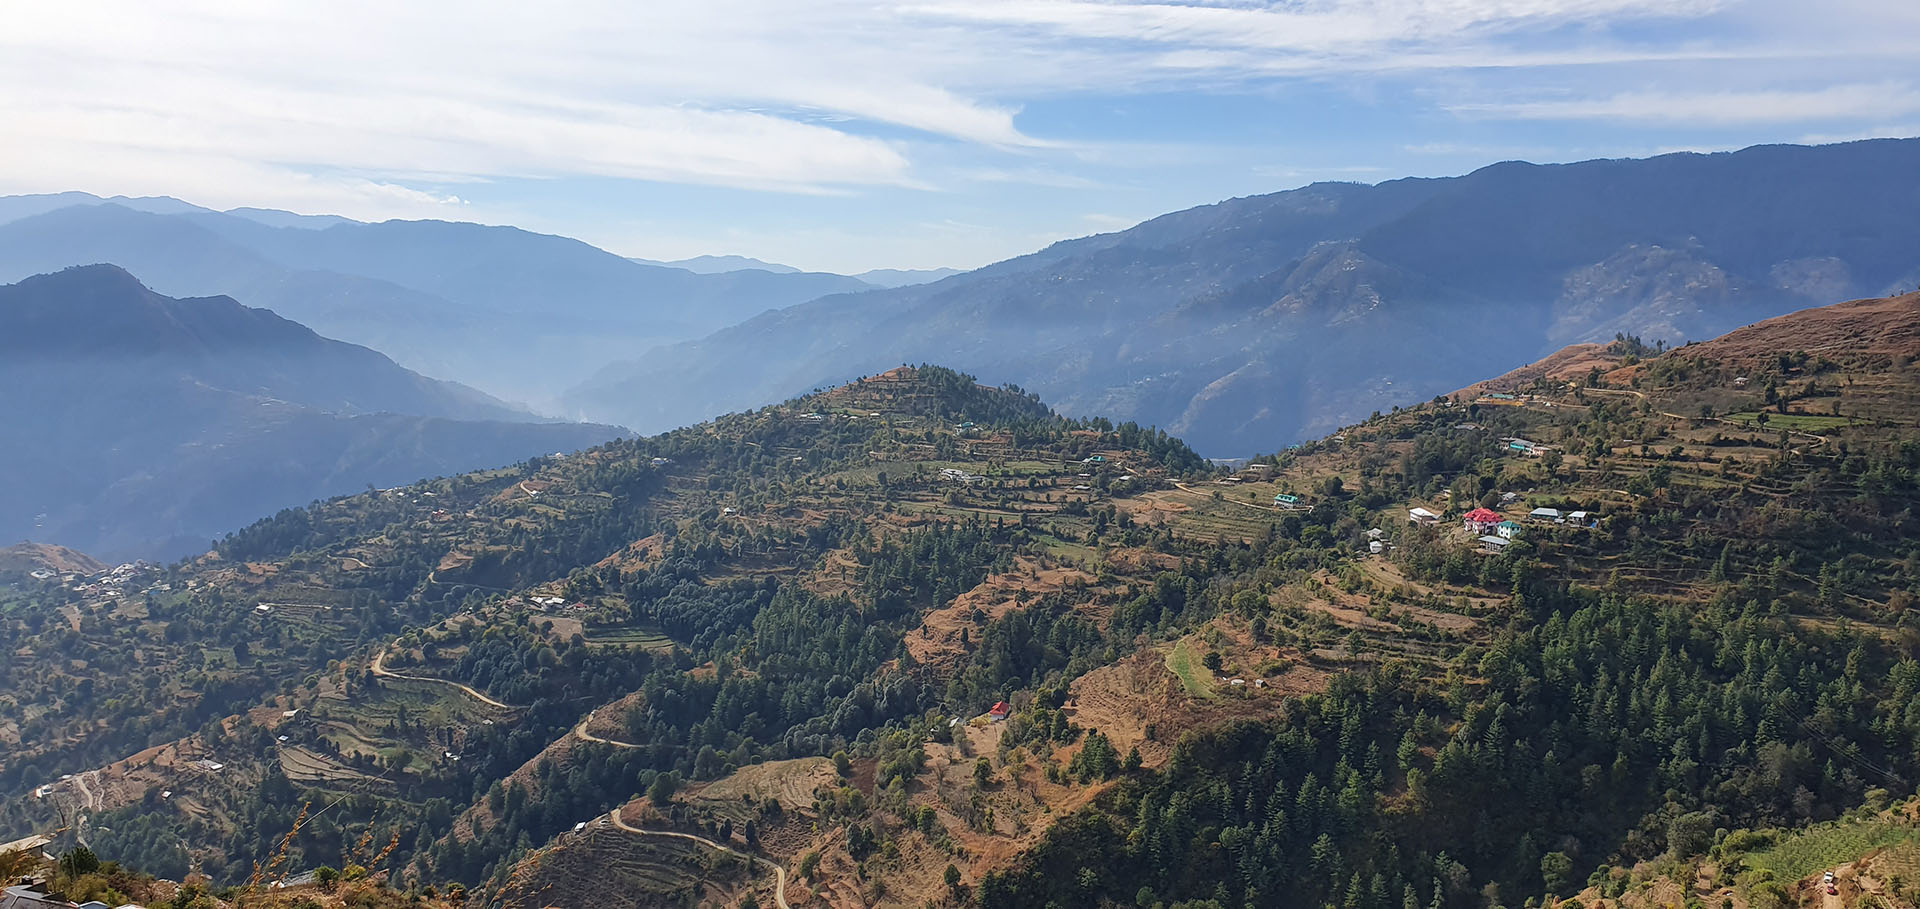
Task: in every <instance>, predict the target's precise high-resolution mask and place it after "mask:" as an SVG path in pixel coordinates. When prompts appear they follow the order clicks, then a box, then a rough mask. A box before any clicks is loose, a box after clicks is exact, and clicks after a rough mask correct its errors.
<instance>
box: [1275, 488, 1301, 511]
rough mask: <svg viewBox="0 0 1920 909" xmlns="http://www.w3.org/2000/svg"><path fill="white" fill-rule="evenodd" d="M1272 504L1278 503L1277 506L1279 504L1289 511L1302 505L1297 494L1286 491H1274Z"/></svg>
mask: <svg viewBox="0 0 1920 909" xmlns="http://www.w3.org/2000/svg"><path fill="white" fill-rule="evenodd" d="M1273 504H1275V505H1278V506H1280V507H1281V508H1285V509H1287V510H1289V511H1291V510H1293V509H1295V508H1300V507H1303V506H1302V505H1301V504H1300V497H1299V496H1297V495H1293V494H1292V493H1286V492H1277V493H1274V494H1273Z"/></svg>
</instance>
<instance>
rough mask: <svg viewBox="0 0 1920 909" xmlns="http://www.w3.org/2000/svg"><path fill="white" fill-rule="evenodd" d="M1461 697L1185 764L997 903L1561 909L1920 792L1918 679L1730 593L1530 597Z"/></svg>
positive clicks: (1390, 676) (1116, 805)
mask: <svg viewBox="0 0 1920 909" xmlns="http://www.w3.org/2000/svg"><path fill="white" fill-rule="evenodd" d="M1529 593H1530V594H1531V596H1530V597H1529V599H1528V603H1529V608H1528V610H1527V611H1524V612H1522V613H1519V614H1517V615H1516V616H1515V618H1516V619H1517V620H1518V621H1516V622H1515V623H1513V624H1512V625H1511V626H1509V628H1508V629H1506V630H1505V631H1504V632H1503V633H1502V634H1501V635H1500V636H1499V638H1498V639H1497V640H1495V641H1494V642H1493V643H1492V644H1491V645H1490V646H1488V647H1487V648H1485V650H1484V651H1481V652H1479V656H1478V659H1477V660H1474V661H1472V662H1471V663H1470V664H1469V668H1471V670H1473V671H1475V672H1476V674H1477V675H1479V676H1480V677H1481V679H1482V680H1483V681H1481V682H1479V683H1477V684H1469V683H1468V682H1467V680H1466V678H1465V677H1464V675H1463V674H1456V675H1453V676H1452V677H1450V678H1449V679H1447V680H1444V681H1441V682H1427V681H1423V680H1421V679H1419V678H1416V677H1414V676H1413V675H1411V674H1409V673H1407V672H1405V671H1397V670H1396V669H1394V668H1392V667H1389V668H1387V669H1384V670H1381V671H1378V672H1374V673H1370V674H1367V675H1364V676H1361V675H1356V676H1343V677H1341V678H1340V679H1338V680H1336V682H1335V684H1334V685H1333V687H1332V689H1331V690H1330V691H1328V692H1327V693H1325V694H1323V695H1316V696H1312V697H1309V698H1306V699H1304V700H1303V701H1302V702H1301V703H1300V704H1299V706H1298V709H1295V710H1293V711H1291V712H1290V713H1289V714H1288V715H1287V717H1286V718H1284V719H1283V720H1280V721H1277V722H1275V723H1272V724H1245V725H1240V726H1235V727H1231V728H1227V729H1222V730H1218V731H1214V732H1210V733H1206V734H1202V735H1198V736H1195V737H1193V738H1190V739H1188V740H1185V741H1183V742H1182V743H1181V744H1180V746H1179V748H1178V750H1177V751H1176V754H1175V757H1174V759H1173V761H1172V764H1171V766H1170V767H1169V768H1168V770H1167V771H1166V772H1165V773H1164V774H1162V775H1159V776H1157V777H1153V778H1150V779H1147V780H1144V781H1142V782H1140V783H1138V784H1129V785H1126V786H1124V787H1123V788H1122V789H1121V790H1119V793H1118V795H1117V797H1116V798H1115V799H1114V800H1113V801H1112V802H1110V803H1108V804H1106V805H1104V806H1102V807H1101V808H1100V809H1098V810H1095V811H1092V812H1089V813H1087V814H1085V815H1082V816H1079V817H1076V818H1073V819H1071V820H1070V821H1068V822H1065V823H1063V824H1062V825H1061V826H1060V827H1059V828H1058V829H1056V831H1055V832H1054V833H1053V834H1052V835H1050V837H1049V839H1048V842H1047V843H1046V844H1045V845H1043V846H1042V847H1041V848H1040V849H1039V850H1037V851H1036V852H1035V853H1034V855H1033V856H1032V857H1031V858H1030V859H1029V860H1028V861H1026V862H1025V863H1023V865H1022V866H1021V867H1020V868H1019V869H1017V870H1015V871H1012V872H1010V873H1007V874H1004V875H995V876H992V877H989V878H988V879H987V880H986V881H984V882H983V883H982V886H981V891H980V895H981V898H982V902H983V904H984V905H987V906H1017V905H1019V906H1024V905H1043V904H1045V903H1047V902H1048V901H1049V900H1059V901H1061V902H1062V904H1073V903H1075V902H1081V901H1085V900H1087V899H1089V898H1092V897H1102V898H1108V899H1115V900H1123V901H1124V900H1129V899H1132V898H1133V897H1135V896H1136V895H1137V892H1140V891H1143V890H1144V891H1150V892H1151V893H1152V894H1155V895H1157V898H1164V899H1192V900H1211V901H1213V903H1214V904H1217V905H1219V906H1222V907H1237V906H1256V905H1270V904H1271V903H1272V902H1273V901H1275V900H1285V901H1289V902H1299V903H1302V904H1308V905H1319V904H1322V903H1332V904H1337V905H1342V906H1346V905H1354V906H1359V907H1363V909H1400V907H1403V906H1408V905H1411V906H1415V907H1420V906H1443V907H1444V906H1468V905H1478V904H1480V903H1482V902H1484V901H1485V900H1487V899H1489V898H1492V899H1493V900H1495V901H1500V900H1506V899H1511V900H1513V901H1516V902H1517V901H1518V900H1519V899H1520V898H1521V897H1525V896H1529V895H1538V894H1541V893H1544V892H1553V893H1557V894H1559V895H1561V896H1566V895H1569V894H1570V893H1571V892H1572V891H1573V890H1576V889H1578V887H1579V886H1582V882H1583V881H1584V880H1585V879H1586V874H1587V873H1588V872H1590V871H1593V870H1595V869H1596V868H1597V867H1598V865H1599V864H1600V863H1601V862H1603V861H1605V860H1606V859H1607V857H1608V856H1610V855H1615V854H1618V855H1620V856H1621V857H1622V858H1624V859H1626V860H1628V861H1633V860H1637V859H1643V858H1649V857H1652V856H1654V855H1656V854H1658V853H1660V852H1662V851H1665V850H1672V851H1673V852H1674V853H1676V854H1679V855H1692V854H1698V853H1700V852H1702V851H1704V850H1705V849H1706V848H1708V847H1709V846H1711V845H1712V844H1713V838H1714V835H1715V834H1714V831H1715V830H1716V829H1721V828H1733V827H1742V826H1746V827H1760V826H1773V825H1784V824H1794V823H1804V822H1807V821H1813V820H1822V819H1826V818H1829V817H1831V816H1832V815H1833V814H1835V813H1836V808H1837V806H1846V805H1852V804H1858V803H1859V802H1860V801H1861V800H1862V799H1863V798H1864V797H1865V796H1866V793H1867V791H1868V790H1870V789H1873V788H1879V787H1887V788H1892V789H1894V790H1895V791H1899V790H1902V789H1905V788H1906V787H1907V784H1906V783H1905V782H1904V781H1906V780H1910V779H1913V778H1914V774H1915V773H1916V772H1920V756H1917V755H1920V700H1916V698H1917V697H1920V663H1916V662H1915V661H1914V660H1913V659H1912V658H1911V657H1909V656H1903V655H1901V654H1900V653H1899V652H1898V651H1897V649H1896V648H1893V647H1889V646H1887V644H1886V643H1885V642H1884V641H1882V640H1881V639H1879V638H1878V637H1876V636H1874V635H1870V634H1860V633H1855V632H1849V631H1844V630H1843V631H1840V632H1837V633H1832V634H1827V633H1820V632H1809V631H1806V630H1804V629H1796V628H1793V627H1791V625H1790V624H1789V623H1788V622H1786V621H1784V620H1782V619H1780V618H1777V617H1775V616H1773V615H1772V614H1771V613H1770V610H1769V609H1768V608H1767V604H1765V603H1763V602H1757V601H1747V602H1740V601H1739V600H1737V599H1735V598H1734V597H1732V596H1726V597H1722V598H1721V599H1719V600H1716V601H1715V602H1714V603H1713V604H1711V605H1710V606H1709V607H1708V608H1706V609H1704V610H1700V609H1687V608H1682V607H1678V606H1673V605H1669V604H1662V603H1657V602H1654V601H1648V600H1641V599H1635V598H1626V597H1618V596H1612V595H1602V594H1597V593H1592V592H1585V591H1568V590H1556V589H1554V588H1553V587H1552V586H1551V585H1548V586H1546V587H1543V588H1540V589H1530V590H1529Z"/></svg>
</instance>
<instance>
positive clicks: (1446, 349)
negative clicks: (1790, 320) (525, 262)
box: [564, 140, 1920, 454]
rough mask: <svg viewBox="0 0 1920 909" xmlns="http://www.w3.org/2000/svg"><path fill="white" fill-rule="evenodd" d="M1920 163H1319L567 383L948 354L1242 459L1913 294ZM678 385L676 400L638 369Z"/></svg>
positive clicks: (1874, 147)
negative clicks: (1557, 376) (1364, 422)
mask: <svg viewBox="0 0 1920 909" xmlns="http://www.w3.org/2000/svg"><path fill="white" fill-rule="evenodd" d="M1915 173H1920V140H1870V141H1863V142H1856V143H1847V144H1843V145H1834V146H1819V147H1801V146H1756V147H1754V148H1751V149H1745V150H1742V151H1740V152H1730V153H1716V154H1713V155H1698V154H1690V153H1689V154H1676V155H1667V156H1662V157H1659V158H1652V159H1642V160H1599V161H1591V162H1580V163H1575V164H1565V165H1530V164H1523V163H1506V164H1495V165H1490V166H1488V167H1485V168H1482V169H1480V170H1477V171H1474V172H1473V173H1471V174H1467V175H1464V176H1461V177H1452V178H1418V179H1405V180H1395V181H1388V182H1386V183H1381V184H1377V185H1373V186H1365V185H1361V184H1342V183H1320V184H1312V185H1310V186H1307V187H1303V188H1301V189H1298V190H1289V191H1286V192H1283V193H1277V194H1272V195H1267V196H1253V197H1243V198H1240V199H1234V200H1228V201H1226V202H1221V203H1216V204H1214V205H1209V206H1202V207H1199V208H1195V209H1189V210H1187V211H1183V212H1175V213H1170V214H1168V215H1163V216H1161V217H1159V218H1155V219H1152V220H1149V221H1147V222H1143V223H1142V224H1140V225H1138V226H1136V227H1134V228H1131V229H1129V230H1127V231H1121V232H1116V233H1112V234H1103V235H1096V236H1093V237H1087V238H1081V239H1078V240H1070V241H1062V242H1061V243H1056V244H1054V245H1052V246H1050V247H1048V248H1047V249H1044V250H1041V251H1039V252H1036V253H1034V254H1031V255H1029V256H1023V257H1018V258H1015V259H1010V260H1007V261H1005V262H1001V263H997V264H995V265H991V266H988V267H986V268H982V269H978V270H976V271H973V272H969V273H967V274H964V275H961V276H957V277H953V278H948V279H946V280H944V281H941V282H937V283H934V284H930V285H923V286H919V287H911V288H904V289H901V290H894V291H877V292H869V293H866V294H860V295H855V296H844V295H843V296H838V297H827V298H822V299H820V300H816V301H811V302H809V303H805V304H801V305H800V306H797V307H793V308H789V309H787V310H781V311H777V312H773V313H768V314H764V315H762V316H759V317H756V318H755V319H753V320H749V321H748V322H745V323H742V324H740V325H736V326H733V327H731V328H728V329H724V330H722V331H720V332H717V333H715V334H714V335H712V336H709V337H708V338H705V339H702V340H699V341H693V342H686V343H683V344H679V345H674V346H670V347H662V348H657V349H654V350H652V351H650V352H648V353H647V354H646V355H645V356H644V357H643V358H641V359H639V360H635V361H630V362H628V363H625V364H616V365H614V366H610V367H607V368H605V369H603V370H601V371H600V372H599V373H598V374H596V375H595V376H594V377H593V378H592V379H590V380H589V381H587V382H585V383H583V384H582V385H581V386H579V387H577V388H575V389H574V390H572V391H571V392H569V393H568V395H567V396H566V397H565V399H564V400H565V401H567V402H568V406H569V409H570V411H571V412H579V413H589V414H597V415H600V416H602V417H610V416H613V415H615V414H618V415H619V416H620V417H621V418H622V420H623V422H626V423H628V424H629V425H635V426H638V427H640V428H642V429H648V430H650V429H658V428H661V427H663V426H669V425H677V424H680V423H684V422H688V421H690V420H694V419H698V417H699V416H700V415H701V414H703V413H709V412H713V411H714V410H725V409H730V408H733V407H738V406H742V405H743V404H744V403H745V402H747V401H751V400H755V399H766V398H772V397H779V396H781V395H784V394H788V393H791V392H792V391H795V390H798V389H802V388H807V387H815V386H819V385H825V384H831V383H833V382H835V381H839V380H842V379H845V378H849V377H851V376H852V375H855V374H858V373H861V372H867V371H871V370H873V369H877V368H883V367H884V366H885V365H887V364H888V363H889V362H894V363H897V362H900V361H902V360H923V359H924V360H939V361H943V362H950V363H955V364H958V365H959V367H961V368H965V369H968V370H970V371H974V372H978V373H981V374H987V375H999V376H1006V377H1008V378H1009V379H1011V380H1013V381H1016V382H1019V383H1020V384H1021V385H1023V386H1026V387H1029V388H1033V389H1034V390H1036V391H1038V392H1040V393H1041V394H1042V395H1043V396H1044V397H1046V398H1047V399H1048V400H1050V401H1054V402H1056V406H1059V407H1061V408H1063V409H1064V410H1065V411H1066V412H1070V413H1086V412H1100V413H1107V414H1112V415H1114V416H1115V417H1121V418H1128V419H1135V420H1140V421H1142V422H1150V423H1155V424H1158V425H1163V426H1166V427H1168V428H1170V429H1173V430H1175V431H1177V432H1181V433H1183V434H1185V435H1188V436H1190V437H1192V438H1193V439H1194V441H1195V444H1197V445H1200V447H1201V448H1202V449H1203V450H1209V451H1210V453H1214V454H1223V453H1224V454H1233V453H1244V452H1246V451H1248V450H1258V449H1260V448H1265V447H1274V446H1277V445H1282V444H1286V443H1290V442H1292V441H1296V440H1298V439H1301V438H1303V437H1307V436H1310V435H1312V434H1313V433H1317V432H1323V431H1331V430H1332V429H1334V428H1336V427H1337V426H1339V425H1342V424H1344V423H1346V422H1350V421H1352V420H1355V419H1359V418H1361V417H1364V416H1365V415H1366V414H1367V413H1368V412H1370V411H1372V410H1376V409H1390V408H1391V407H1392V406H1395V405H1405V404H1409V403H1412V402H1414V401H1418V400H1421V399H1423V398H1425V397H1428V396H1430V395H1432V394H1438V393H1444V392H1446V391H1448V390H1451V389H1453V388H1457V387H1460V386H1461V385H1464V384H1467V383H1468V382H1472V381H1477V380H1479V379H1481V378H1484V377H1485V375H1486V374H1487V373H1489V372H1495V371H1498V370H1497V369H1490V368H1488V367H1489V365H1490V360H1489V358H1490V357H1499V358H1503V359H1504V360H1505V363H1499V361H1498V360H1495V361H1493V363H1495V364H1498V365H1500V366H1507V367H1510V366H1518V365H1520V364H1522V363H1525V362H1529V361H1531V360H1533V359H1536V358H1538V357H1540V356H1544V355H1546V354H1547V353H1550V352H1552V351H1553V350H1556V349H1558V348H1559V347H1561V346H1564V345H1565V344H1567V343H1571V342H1574V341H1578V340H1583V339H1588V338H1592V339H1603V338H1606V337H1609V336H1611V335H1612V334H1614V333H1616V332H1628V333H1639V334H1644V335H1646V336H1647V337H1649V338H1652V337H1656V336H1660V337H1667V338H1668V339H1669V340H1671V341H1672V342H1674V343H1679V342H1680V341H1682V340H1686V339H1690V338H1697V337H1702V336H1708V335H1712V334H1717V333H1718V331H1722V330H1725V329H1728V328H1732V327H1734V326H1735V325H1739V324H1744V323H1745V322H1749V321H1753V320H1755V319H1758V318H1764V317H1766V316H1770V315H1775V314H1778V313H1780V312H1785V311H1788V310H1790V309H1794V308H1798V307H1799V306H1804V305H1806V304H1807V303H1808V302H1812V301H1815V300H1818V299H1832V298H1833V297H1834V296H1845V295H1855V296H1858V295H1862V294H1863V293H1878V292H1883V291H1888V290H1893V289H1904V288H1905V287H1908V286H1911V283H1912V282H1915V281H1920V263H1916V262H1914V261H1913V260H1912V258H1911V255H1910V250H1911V248H1912V247H1911V244H1912V242H1913V240H1914V238H1916V237H1920V217H1917V216H1916V215H1915V212H1916V211H1917V210H1920V207H1917V205H1920V180H1915V178H1914V176H1913V175H1914V174H1915ZM1756 184H1757V185H1758V186H1760V187H1761V188H1760V190H1759V191H1757V192H1755V191H1753V188H1754V186H1755V185H1756ZM1816 225H1817V226H1816ZM1421 238H1427V239H1430V240H1431V241H1432V243H1431V245H1423V244H1426V240H1423V239H1421ZM1397 351H1418V353H1416V354H1412V355H1404V354H1400V353H1397ZM1363 376H1364V377H1366V378H1365V379H1364V380H1363V379H1360V378H1359V377H1363ZM1375 377H1378V378H1375ZM675 382H677V383H679V385H680V387H683V388H687V389H690V391H689V392H688V394H687V395H686V397H685V399H684V400H676V399H671V398H669V399H661V398H658V397H643V396H638V395H635V394H632V393H631V391H630V390H623V389H631V388H638V387H656V388H657V387H663V386H669V385H670V383H675Z"/></svg>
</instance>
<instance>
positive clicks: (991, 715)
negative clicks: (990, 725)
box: [987, 701, 1013, 723]
mask: <svg viewBox="0 0 1920 909" xmlns="http://www.w3.org/2000/svg"><path fill="white" fill-rule="evenodd" d="M1012 712H1013V705H1011V704H1008V703H1007V702H1006V701H1001V702H999V703H997V704H995V705H993V706H992V707H991V708H989V709H988V710H987V718H988V719H990V720H993V721H994V722H996V723H998V722H1000V721H1001V720H1004V719H1006V718H1007V715H1008V714H1010V713H1012Z"/></svg>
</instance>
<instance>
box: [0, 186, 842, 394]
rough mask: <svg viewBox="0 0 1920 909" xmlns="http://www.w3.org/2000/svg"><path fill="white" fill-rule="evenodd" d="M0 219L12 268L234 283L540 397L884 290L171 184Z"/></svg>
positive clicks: (337, 329)
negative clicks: (98, 269)
mask: <svg viewBox="0 0 1920 909" xmlns="http://www.w3.org/2000/svg"><path fill="white" fill-rule="evenodd" d="M0 222H4V223H0V281H16V280H19V279H22V278H25V277H28V276H30V275H36V274H43V273H47V272H52V271H58V270H60V269H62V268H66V267H69V266H74V265H89V264H94V263H101V262H111V263H114V264H117V265H121V266H123V267H125V268H127V269H129V270H131V271H132V272H133V273H135V274H137V275H139V276H140V277H141V278H142V280H145V281H148V282H150V283H151V284H152V285H153V287H154V288H155V289H156V290H158V291H160V292H162V293H166V294H171V295H175V296H208V295H220V294H225V295H229V296H233V297H235V298H237V299H242V300H245V301H247V302H248V303H249V304H251V305H256V306H263V307H266V308H269V309H272V310H273V311H274V312H277V313H279V314H281V315H283V316H285V317H287V318H290V319H294V320H296V321H299V322H301V323H303V324H306V325H308V326H310V327H312V328H314V329H315V330H316V331H318V332H320V333H322V334H324V335H327V336H330V337H337V338H340V339H342V340H346V341H351V342H353V343H357V344H365V345H368V346H370V347H373V348H375V349H378V350H381V351H383V352H385V353H387V354H388V355H390V356H392V357H394V358H395V359H396V360H398V361H399V362H401V363H402V364H404V365H406V366H408V367H410V368H414V369H418V370H421V371H423V372H427V373H429V374H432V375H437V376H441V377H444V378H450V379H455V380H458V381H462V382H465V383H467V384H470V385H474V386H475V387H479V388H483V389H485V390H486V391H488V392H490V393H493V394H496V395H500V396H503V397H507V398H512V399H516V400H521V401H529V402H543V401H545V400H546V399H549V398H550V397H551V396H552V395H554V394H555V393H556V392H558V391H559V390H561V389H563V388H566V387H568V386H570V385H572V384H574V383H576V382H578V381H580V380H582V379H584V378H586V377H587V376H588V375H589V374H590V373H591V372H592V371H593V370H594V369H596V368H597V367H599V366H601V365H603V364H605V363H607V362H609V361H612V360H614V359H617V358H621V357H631V356H634V355H636V354H638V353H640V352H641V351H644V350H645V349H647V348H648V347H651V346H653V345H655V344H660V343H668V342H673V341H679V340H686V339H690V338H695V337H699V336H702V335H705V334H707V333H710V332H712V331H715V330H718V329H720V328H723V327H725V326H728V325H732V324H735V323H737V322H739V321H741V320H743V319H746V318H748V317H751V316H753V315H756V314H758V313H760V312H763V311H765V310H768V309H772V308H777V307H783V306H789V305H792V304H794V303H799V302H804V301H806V300H810V299H813V298H816V297H819V296H821V295H823V294H831V293H840V292H847V291H856V290H867V289H871V285H869V284H867V283H866V282H863V281H861V280H859V279H857V278H850V277H846V276H843V275H826V274H773V273H770V272H765V271H756V270H747V271H734V272H726V273H721V274H711V275H697V274H694V273H692V272H689V271H686V270H684V269H679V268H666V267H660V266H649V265H642V264H639V263H636V262H633V261H631V260H628V259H624V258H622V257H620V256H616V255H614V254H612V253H609V252H606V251H604V250H600V249H596V248H594V247H592V246H589V245H587V244H585V243H581V242H579V241H577V240H570V239H567V238H564V237H555V236H548V235H543V234H535V233H531V232H528V231H523V230H519V229H517V228H511V227H487V226H482V225H478V224H464V223H451V222H442V221H388V222H384V223H380V224H363V223H360V222H357V221H350V220H347V219H332V218H325V217H321V218H314V217H310V216H303V215H294V214H290V213H287V212H273V211H265V210H259V209H236V210H234V211H233V212H215V211H210V210H207V209H203V208H199V207H197V206H192V205H189V204H187V203H184V202H180V201H179V200H175V199H165V198H148V199H115V200H100V199H98V198H97V197H93V196H88V195H86V194H83V193H67V194H59V195H53V196H24V197H18V196H17V197H11V198H0Z"/></svg>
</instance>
